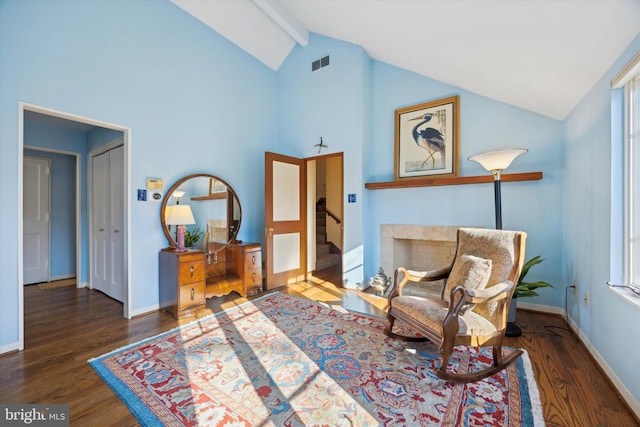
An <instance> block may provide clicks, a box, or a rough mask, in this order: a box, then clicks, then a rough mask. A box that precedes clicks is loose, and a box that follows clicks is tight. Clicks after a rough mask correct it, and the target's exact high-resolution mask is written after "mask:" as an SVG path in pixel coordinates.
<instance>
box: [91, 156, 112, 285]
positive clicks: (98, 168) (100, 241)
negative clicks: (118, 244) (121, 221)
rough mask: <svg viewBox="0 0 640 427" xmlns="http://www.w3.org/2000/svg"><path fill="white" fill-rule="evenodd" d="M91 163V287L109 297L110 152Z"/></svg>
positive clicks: (95, 158)
mask: <svg viewBox="0 0 640 427" xmlns="http://www.w3.org/2000/svg"><path fill="white" fill-rule="evenodd" d="M91 161H92V175H91V196H92V197H91V203H92V206H91V216H92V218H93V225H92V230H91V232H92V237H93V242H92V245H91V246H92V247H91V250H92V254H93V256H92V260H91V287H92V288H93V289H97V290H99V291H102V292H104V293H105V294H107V295H109V264H110V260H109V258H110V257H109V255H110V251H109V226H110V223H109V152H106V153H103V154H100V155H97V156H94V157H93V158H92V159H91Z"/></svg>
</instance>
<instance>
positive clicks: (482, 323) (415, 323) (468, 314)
mask: <svg viewBox="0 0 640 427" xmlns="http://www.w3.org/2000/svg"><path fill="white" fill-rule="evenodd" d="M525 240H526V234H525V233H524V232H519V231H507V230H484V229H473V228H460V229H459V230H458V234H457V247H456V254H455V257H454V259H453V262H452V264H451V265H450V266H449V267H445V268H441V269H438V270H433V271H424V272H421V271H411V270H407V269H405V268H403V267H400V268H398V269H397V270H396V272H395V277H394V283H393V289H392V291H391V292H390V293H389V296H388V299H389V310H388V313H387V318H388V320H389V324H388V326H387V329H385V333H386V334H387V335H388V336H390V337H393V338H397V339H402V340H406V341H424V340H426V339H428V340H430V341H432V342H434V343H436V344H437V345H438V351H439V354H440V357H441V364H440V368H439V369H438V370H437V371H436V375H437V376H438V377H440V378H442V379H445V380H447V381H452V382H472V381H478V380H481V379H483V378H486V377H489V376H491V375H493V374H495V373H496V372H499V371H500V370H502V369H504V368H506V367H507V366H509V365H510V364H511V363H513V362H514V361H515V360H516V359H517V358H518V357H520V355H522V350H514V351H512V352H511V353H509V354H508V355H507V356H506V357H504V358H503V356H502V338H503V337H504V333H505V330H506V327H507V314H508V310H509V304H510V302H511V297H512V296H513V292H514V289H515V285H516V283H517V281H518V277H519V276H520V270H521V269H522V266H523V264H524V251H525ZM400 279H401V280H400ZM442 279H444V280H445V282H444V286H443V287H442V293H441V295H440V297H428V296H424V297H422V296H415V293H412V294H411V295H403V287H404V286H405V284H407V283H408V282H432V281H436V280H442ZM414 286H415V285H414ZM395 319H400V320H402V321H403V322H404V323H406V324H408V325H409V326H410V327H411V328H413V329H415V330H416V331H417V332H419V333H420V334H421V335H422V336H423V337H425V338H411V337H407V336H404V335H399V334H396V333H394V332H393V326H394V321H395ZM457 345H463V346H474V347H488V346H492V347H493V365H492V366H488V367H487V368H486V369H482V370H479V371H476V372H473V373H454V372H451V371H448V370H447V366H448V364H449V357H450V356H451V353H452V352H453V348H454V347H455V346H457Z"/></svg>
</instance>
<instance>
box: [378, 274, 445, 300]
mask: <svg viewBox="0 0 640 427" xmlns="http://www.w3.org/2000/svg"><path fill="white" fill-rule="evenodd" d="M450 272H451V266H448V267H444V268H439V269H437V270H431V271H414V270H407V269H406V268H404V267H398V268H396V271H395V274H394V277H393V283H392V284H391V289H390V290H389V294H388V296H387V299H388V300H389V304H390V305H391V300H392V299H393V298H395V297H397V296H398V295H402V288H404V285H406V284H407V283H408V282H435V281H436V280H442V279H446V278H447V277H449V273H450ZM401 276H402V279H400V277H401Z"/></svg>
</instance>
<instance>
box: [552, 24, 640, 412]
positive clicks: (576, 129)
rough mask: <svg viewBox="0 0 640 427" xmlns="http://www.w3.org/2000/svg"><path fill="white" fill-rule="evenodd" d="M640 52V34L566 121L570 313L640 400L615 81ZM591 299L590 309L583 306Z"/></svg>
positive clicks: (638, 315)
mask: <svg viewBox="0 0 640 427" xmlns="http://www.w3.org/2000/svg"><path fill="white" fill-rule="evenodd" d="M638 52H640V35H639V36H637V37H636V38H635V39H634V40H633V42H632V43H631V44H630V45H629V47H628V48H627V49H626V50H625V51H624V52H623V53H622V55H621V56H620V57H619V58H618V60H617V61H616V62H615V63H614V64H613V66H612V67H611V68H610V69H609V70H608V71H607V72H606V73H605V74H604V76H602V78H601V79H600V80H599V81H598V83H597V84H596V85H595V86H594V87H593V89H591V91H590V92H589V93H588V94H587V95H586V96H585V97H584V99H583V100H582V101H581V102H580V103H579V104H578V105H577V106H576V107H575V108H574V110H573V111H572V112H571V114H570V115H569V117H567V119H566V120H565V130H564V151H565V155H564V163H563V169H564V170H565V177H566V178H565V185H564V190H563V200H564V203H563V230H564V244H563V250H564V259H565V262H564V268H565V274H566V277H567V282H568V283H577V284H578V289H579V294H580V295H579V296H578V298H575V297H570V298H569V300H568V307H567V310H568V312H569V315H570V316H571V318H572V319H573V320H574V321H575V322H576V323H577V324H578V326H579V328H580V330H581V331H582V332H583V333H584V335H585V336H586V337H587V338H588V340H589V341H590V342H591V343H592V344H593V346H594V347H595V349H596V351H597V352H598V353H599V355H600V356H601V357H602V358H603V359H604V360H605V361H606V363H607V364H608V366H609V367H610V368H611V369H612V370H613V372H614V373H615V375H616V376H617V377H618V378H619V379H620V380H621V381H622V383H624V384H625V386H626V387H627V388H628V389H629V392H630V393H631V394H632V395H633V396H634V397H635V399H636V401H639V400H640V371H638V364H637V360H636V358H634V357H629V354H630V351H629V350H631V351H632V352H635V351H637V349H638V343H639V342H640V330H638V325H639V324H640V310H639V309H638V307H636V306H633V305H632V304H630V303H629V302H627V301H624V300H623V299H622V298H620V297H619V296H618V295H616V294H614V293H613V292H611V291H610V290H609V289H608V287H607V285H606V282H607V281H608V280H613V281H614V282H617V283H621V282H622V278H623V272H622V257H621V254H622V238H621V230H622V210H621V206H622V201H623V193H622V169H623V168H622V132H621V129H622V123H623V121H622V115H621V112H622V102H623V96H622V93H621V92H622V90H621V89H618V90H614V91H612V89H611V80H612V78H613V77H614V76H615V75H616V74H617V73H619V72H620V71H621V70H622V68H623V67H624V66H625V65H626V64H627V63H628V61H630V60H631V58H632V57H633V56H634V55H635V54H637V53H638ZM585 292H589V294H590V302H589V304H588V305H587V304H585V303H584V301H583V297H584V293H585Z"/></svg>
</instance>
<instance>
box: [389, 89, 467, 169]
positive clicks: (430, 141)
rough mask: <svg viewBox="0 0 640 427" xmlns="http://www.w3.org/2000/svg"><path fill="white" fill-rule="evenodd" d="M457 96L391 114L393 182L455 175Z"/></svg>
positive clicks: (458, 125)
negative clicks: (393, 127) (392, 121)
mask: <svg viewBox="0 0 640 427" xmlns="http://www.w3.org/2000/svg"><path fill="white" fill-rule="evenodd" d="M458 102H459V97H458V96H452V97H450V98H444V99H440V100H437V101H431V102H426V103H424V104H419V105H413V106H411V107H404V108H399V109H397V110H396V111H395V116H396V122H395V131H396V134H395V164H394V179H395V180H396V181H398V180H403V179H416V178H426V177H430V176H436V175H438V176H441V175H449V176H456V175H458V156H459V154H458V134H459V129H460V124H459V119H458V115H459V112H458Z"/></svg>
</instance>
